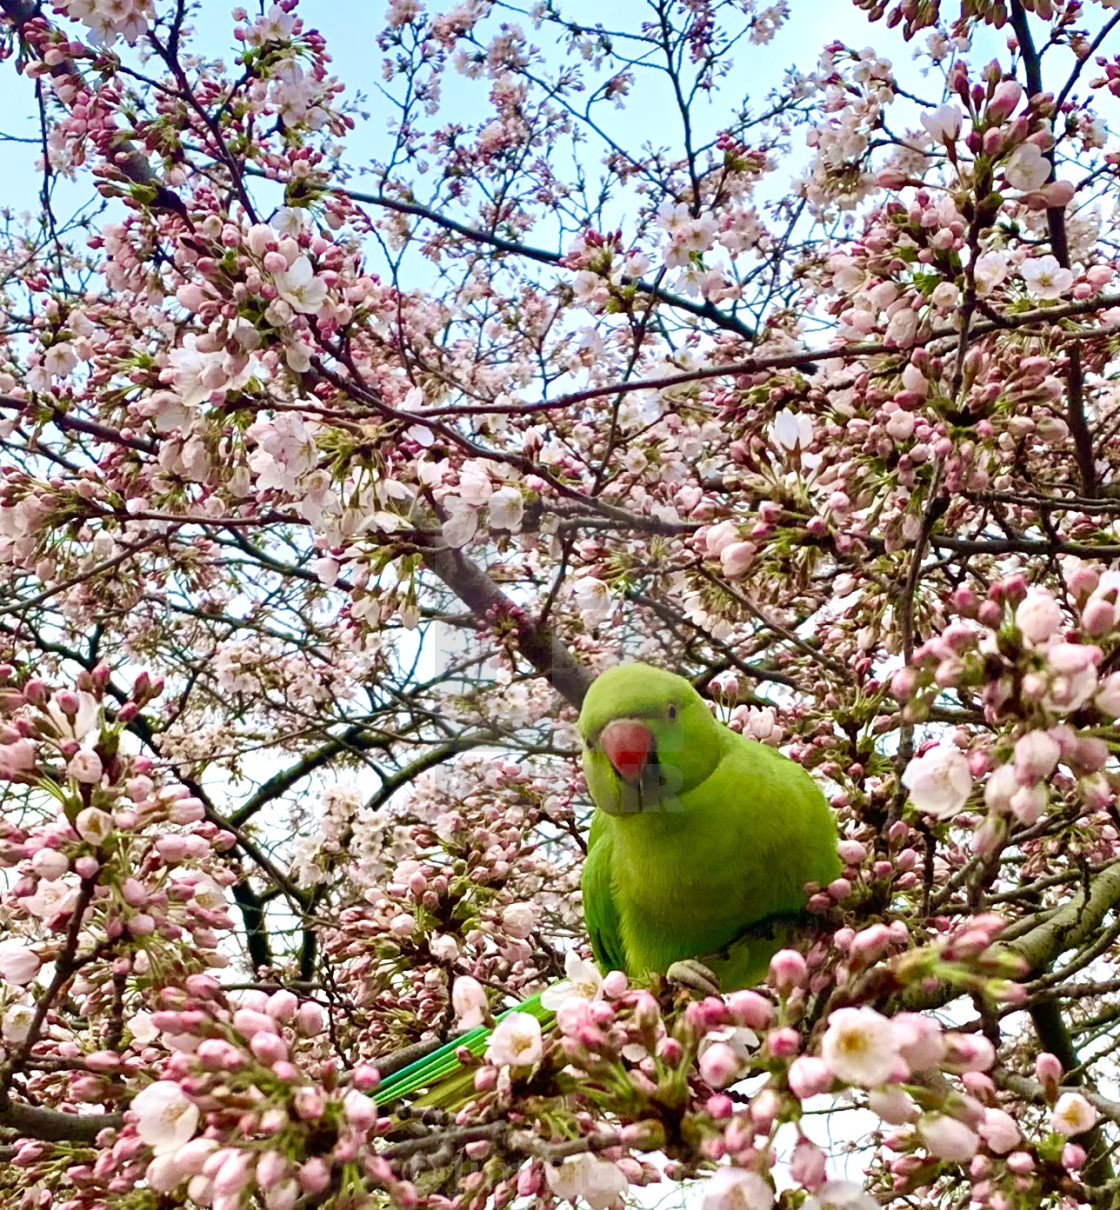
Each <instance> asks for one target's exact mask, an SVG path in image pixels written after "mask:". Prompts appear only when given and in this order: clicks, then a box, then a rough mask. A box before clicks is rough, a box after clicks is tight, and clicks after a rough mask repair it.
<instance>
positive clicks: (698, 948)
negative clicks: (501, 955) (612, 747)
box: [579, 664, 840, 991]
mask: <svg viewBox="0 0 1120 1210" xmlns="http://www.w3.org/2000/svg"><path fill="white" fill-rule="evenodd" d="M616 719H625V720H636V721H638V722H640V723H642V724H643V725H644V726H645V727H646V728H647V729H648V730H649V732H650V733H651V734H652V736H653V739H654V744H655V748H654V753H653V757H652V759H651V761H650V763H649V765H647V767H646V769H645V771H644V773H643V775H642V777H641V780H640V782H638V783H632V782H628V781H626V780H625V779H623V778H622V777H621V776H620V775H619V774H618V773H617V772H616V770H615V769H614V767H613V766H612V764H611V762H610V760H609V759H608V757H607V754H606V752H605V751H604V750H603V747H602V743H601V736H602V733H603V730H604V728H606V727H607V725H608V724H609V723H611V722H612V721H614V720H616ZM579 729H580V735H581V737H582V739H583V742H584V754H583V764H584V769H585V771H586V774H587V782H588V786H589V787H590V789H591V796H592V798H593V799H594V800H595V805H596V807H597V808H598V809H597V810H596V812H595V817H594V820H593V822H592V825H591V837H590V844H589V851H588V855H587V862H586V864H585V866H584V872H583V910H584V916H585V919H586V922H587V930H588V933H589V934H590V936H591V943H592V947H593V949H594V951H595V958H596V961H597V962H598V963H599V965H600V966H601V967H603V968H604V969H610V968H618V969H621V970H624V971H626V973H627V974H628V975H630V976H631V977H633V978H637V979H641V978H643V977H645V976H648V975H650V974H654V973H656V974H664V973H665V972H666V971H667V970H668V968H669V967H670V966H671V965H672V964H673V963H674V962H678V961H681V960H683V959H687V958H698V959H700V960H701V961H702V962H704V964H705V965H706V966H708V967H710V969H711V970H712V971H713V973H714V974H715V975H716V976H717V978H718V979H719V981H720V986H721V987H722V988H723V989H724V990H725V991H728V990H732V989H734V988H737V987H744V986H749V985H751V984H752V983H757V982H758V981H759V980H760V979H761V978H762V977H763V976H764V975H765V973H766V968H767V964H768V963H769V960H770V958H771V956H772V955H773V953H774V952H775V951H776V950H777V949H778V948H780V946H781V944H782V935H783V934H784V933H786V932H788V931H789V928H790V923H791V922H792V921H793V920H794V919H795V918H796V917H797V916H798V915H799V913H801V911H802V910H803V909H804V906H805V899H806V896H805V891H804V887H805V884H806V883H808V882H816V883H818V884H820V885H822V886H823V885H825V884H827V883H829V882H831V881H832V879H834V878H835V877H837V875H838V874H839V873H840V861H839V858H838V857H837V855H836V826H835V823H834V821H833V818H832V813H831V811H830V810H829V808H828V804H827V803H826V802H825V799H824V795H823V794H822V793H821V791H820V789H819V788H818V787H817V784H816V782H814V781H813V779H812V778H811V777H810V776H809V775H808V774H807V773H806V772H805V771H804V769H802V768H801V767H800V766H799V765H796V764H794V762H793V761H791V760H789V759H787V758H786V757H784V756H782V755H781V754H780V753H778V752H776V751H775V750H774V749H773V748H768V747H766V745H764V744H759V743H756V742H754V741H753V740H748V739H744V738H743V737H742V736H741V735H738V734H736V733H735V732H734V731H731V730H730V729H728V728H727V727H725V726H724V725H723V724H722V723H720V722H719V721H718V720H717V719H716V718H714V717H713V715H712V714H711V711H710V710H709V709H708V706H707V705H706V703H705V702H704V700H703V699H702V698H701V697H700V695H699V694H698V693H697V692H696V690H695V689H694V688H693V687H692V685H691V684H690V683H689V682H688V681H686V680H684V679H683V678H682V677H679V676H674V675H673V674H672V673H670V672H664V671H662V670H661V669H658V668H651V667H649V666H648V665H645V664H626V665H622V666H620V667H617V668H612V669H610V670H609V671H607V672H605V673H603V675H602V676H600V677H599V678H598V679H597V680H596V681H595V683H594V684H593V685H592V687H591V689H590V691H589V692H588V694H587V698H586V700H585V701H584V703H583V710H582V712H581V714H580V722H579ZM783 925H785V927H783Z"/></svg>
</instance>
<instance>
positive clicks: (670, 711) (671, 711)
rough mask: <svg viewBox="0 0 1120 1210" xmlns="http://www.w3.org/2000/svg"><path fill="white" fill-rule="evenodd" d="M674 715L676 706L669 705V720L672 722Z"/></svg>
mask: <svg viewBox="0 0 1120 1210" xmlns="http://www.w3.org/2000/svg"><path fill="white" fill-rule="evenodd" d="M676 717H677V708H676V706H670V707H669V722H672V721H673V720H674V719H675V718H676Z"/></svg>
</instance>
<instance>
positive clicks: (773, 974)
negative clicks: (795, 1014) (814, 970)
mask: <svg viewBox="0 0 1120 1210" xmlns="http://www.w3.org/2000/svg"><path fill="white" fill-rule="evenodd" d="M808 975H809V969H808V967H807V966H806V964H805V959H804V958H803V957H802V956H801V955H800V954H799V953H798V952H797V951H796V950H779V951H778V952H777V953H776V954H775V955H774V957H773V958H771V959H770V982H771V984H772V985H773V986H774V988H775V989H776V990H777V992H778V994H779V995H780V996H788V995H789V993H790V992H791V991H793V990H794V988H797V987H804V986H805V981H806V979H807V978H808Z"/></svg>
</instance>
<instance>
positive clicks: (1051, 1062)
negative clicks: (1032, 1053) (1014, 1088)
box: [1034, 1051, 1062, 1095]
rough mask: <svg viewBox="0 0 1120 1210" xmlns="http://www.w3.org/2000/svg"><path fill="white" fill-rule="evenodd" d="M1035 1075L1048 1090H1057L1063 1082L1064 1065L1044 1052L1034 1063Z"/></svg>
mask: <svg viewBox="0 0 1120 1210" xmlns="http://www.w3.org/2000/svg"><path fill="white" fill-rule="evenodd" d="M1034 1074H1035V1078H1036V1079H1037V1080H1038V1082H1039V1083H1040V1084H1042V1085H1043V1086H1044V1087H1046V1088H1047V1089H1049V1088H1050V1087H1053V1088H1054V1089H1057V1087H1058V1085H1059V1084H1060V1083H1061V1082H1062V1065H1061V1063H1059V1062H1058V1060H1057V1058H1055V1056H1054V1055H1052V1054H1050V1053H1049V1052H1048V1051H1043V1052H1042V1053H1041V1054H1040V1055H1039V1056H1038V1057H1037V1058H1036V1059H1035V1061H1034ZM1047 1095H1049V1092H1048V1094H1047Z"/></svg>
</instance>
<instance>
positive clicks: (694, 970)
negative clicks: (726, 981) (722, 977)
mask: <svg viewBox="0 0 1120 1210" xmlns="http://www.w3.org/2000/svg"><path fill="white" fill-rule="evenodd" d="M665 978H666V979H667V980H668V981H669V982H670V983H676V984H678V985H679V986H681V987H687V988H689V989H690V990H691V991H696V992H700V994H701V995H704V996H718V995H719V994H720V990H719V981H718V980H717V979H716V977H715V975H714V974H712V972H711V971H710V970H709V969H708V968H707V967H706V966H705V965H704V964H703V962H698V961H697V960H696V959H695V958H685V959H684V960H683V961H681V962H674V963H673V965H672V966H671V967H669V969H668V970H667V971H666V972H665Z"/></svg>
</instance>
